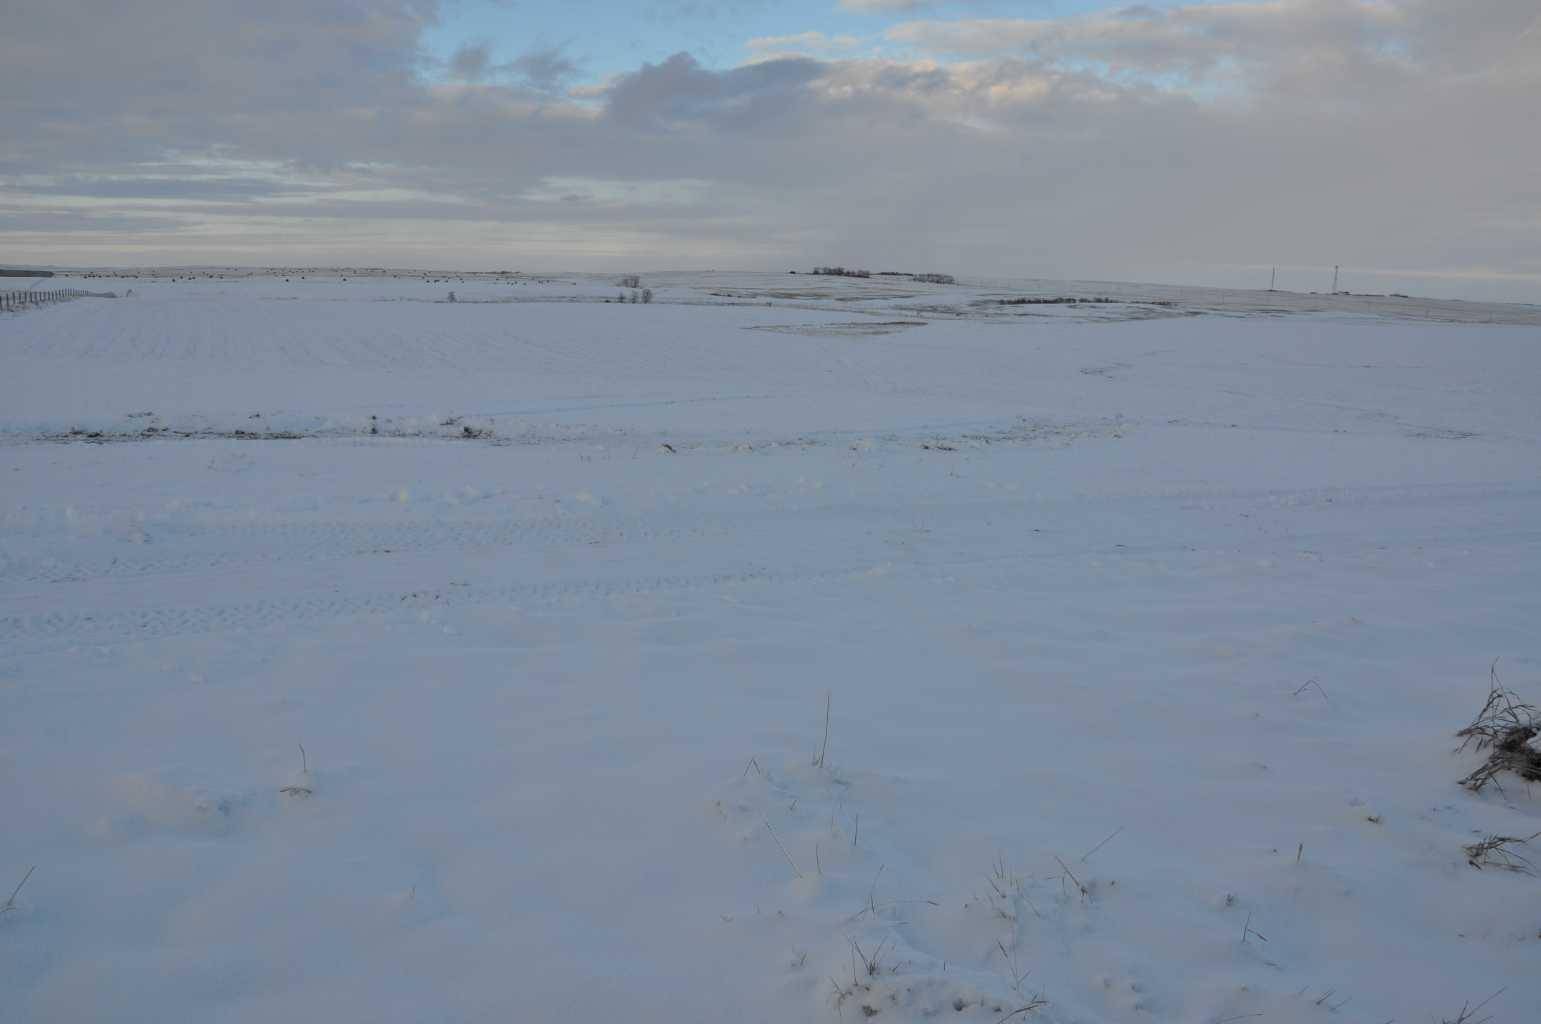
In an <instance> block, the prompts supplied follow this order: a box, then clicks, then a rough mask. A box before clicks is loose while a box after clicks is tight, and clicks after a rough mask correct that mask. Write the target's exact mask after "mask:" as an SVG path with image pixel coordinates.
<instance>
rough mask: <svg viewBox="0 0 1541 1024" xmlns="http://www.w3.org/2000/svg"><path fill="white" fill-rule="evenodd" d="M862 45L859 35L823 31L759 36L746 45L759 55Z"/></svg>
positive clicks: (829, 50) (846, 49) (842, 49)
mask: <svg viewBox="0 0 1541 1024" xmlns="http://www.w3.org/2000/svg"><path fill="white" fill-rule="evenodd" d="M861 45H862V40H861V39H860V38H858V37H857V36H851V35H838V36H827V35H825V34H824V33H823V32H799V33H796V34H795V35H787V36H757V37H756V38H754V39H751V40H749V42H747V43H745V44H744V46H745V48H746V49H748V50H749V51H750V52H751V53H754V54H756V55H759V56H765V55H767V54H831V53H846V52H849V51H851V50H854V49H856V48H857V47H859V46H861Z"/></svg>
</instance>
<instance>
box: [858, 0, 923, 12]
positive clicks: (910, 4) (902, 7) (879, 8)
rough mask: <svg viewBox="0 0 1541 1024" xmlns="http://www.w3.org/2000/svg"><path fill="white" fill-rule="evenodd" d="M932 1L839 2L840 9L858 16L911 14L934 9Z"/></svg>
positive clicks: (871, 0) (873, 0) (861, 0)
mask: <svg viewBox="0 0 1541 1024" xmlns="http://www.w3.org/2000/svg"><path fill="white" fill-rule="evenodd" d="M935 6H936V4H935V3H934V2H933V0H840V9H841V10H844V11H855V12H856V13H858V14H895V13H897V14H913V13H915V12H916V11H922V10H925V9H927V8H929V7H935Z"/></svg>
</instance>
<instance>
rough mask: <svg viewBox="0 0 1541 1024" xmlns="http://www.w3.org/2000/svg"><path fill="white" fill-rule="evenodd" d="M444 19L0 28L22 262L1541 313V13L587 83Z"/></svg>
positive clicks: (351, 12)
mask: <svg viewBox="0 0 1541 1024" xmlns="http://www.w3.org/2000/svg"><path fill="white" fill-rule="evenodd" d="M435 15H436V8H435V6H434V5H433V4H432V3H429V2H426V0H423V2H408V0H304V2H301V0H277V2H274V3H271V4H264V5H252V4H247V3H244V2H236V0H199V2H193V0H167V2H165V3H162V4H158V5H156V11H155V12H154V15H153V17H147V16H146V15H145V13H144V12H143V11H137V12H130V11H127V10H120V9H118V8H115V7H109V8H107V9H105V10H104V9H103V5H101V4H100V3H99V2H95V0H53V2H51V3H50V4H47V5H42V6H40V7H38V8H37V13H36V17H30V18H29V19H27V20H25V21H23V22H21V23H20V24H19V26H18V25H13V26H11V28H12V30H11V31H9V32H8V33H7V34H6V35H5V36H3V37H0V116H3V117H4V120H5V123H7V124H23V125H26V126H28V127H27V130H26V131H24V132H21V133H19V134H16V135H12V136H8V138H7V143H6V146H5V150H4V153H3V154H0V177H3V178H4V179H5V182H6V187H4V188H0V244H3V245H5V246H6V247H7V248H9V249H10V250H11V251H14V252H16V253H17V254H18V258H39V259H43V258H46V259H51V260H55V261H66V260H74V261H84V262H94V261H108V260H112V259H115V258H118V259H122V258H139V256H140V255H141V254H144V253H149V252H153V253H155V254H157V255H156V258H158V259H161V260H166V259H171V260H175V259H177V258H178V257H177V256H176V255H175V254H176V253H178V252H183V253H185V254H186V256H185V258H187V259H194V258H197V259H200V260H209V259H220V260H230V261H237V262H250V263H271V262H285V261H286V260H288V259H289V255H288V254H289V253H290V252H291V251H292V252H296V253H298V252H304V253H306V254H307V258H319V257H318V256H317V254H330V256H329V258H333V259H338V260H347V261H352V262H370V263H387V262H388V263H396V264H410V263H417V262H436V263H443V262H445V261H450V262H460V263H487V264H488V265H499V266H501V265H507V263H508V262H509V260H510V259H511V258H513V257H517V262H520V263H523V264H524V265H536V264H538V263H541V262H545V263H547V264H568V265H576V264H583V263H585V262H586V263H589V264H592V265H603V266H608V265H611V264H613V263H616V262H619V263H626V264H630V265H637V266H641V265H642V262H643V261H642V260H641V259H640V258H639V257H643V256H645V257H647V258H648V259H651V260H652V261H653V263H654V264H655V265H666V264H696V265H699V264H700V263H701V262H703V261H708V260H709V261H711V262H714V263H718V264H720V265H735V264H736V265H760V266H774V267H780V266H785V265H792V266H797V265H802V264H804V263H807V262H810V261H812V262H844V263H854V264H863V263H874V262H879V261H881V262H884V263H885V264H886V263H903V264H908V265H913V266H931V267H937V268H939V269H950V270H956V271H959V272H963V273H997V274H1002V275H1007V274H1035V275H1046V276H1056V275H1067V276H1075V277H1092V276H1097V277H1156V278H1164V279H1208V280H1216V281H1230V280H1236V281H1240V280H1256V279H1266V278H1263V277H1261V275H1262V274H1263V273H1264V271H1262V270H1260V269H1255V268H1261V267H1266V266H1267V265H1269V264H1272V263H1278V264H1280V265H1281V266H1290V265H1301V266H1304V265H1312V264H1315V265H1322V264H1327V265H1330V264H1332V263H1342V264H1344V265H1345V266H1348V267H1358V268H1363V269H1365V270H1371V269H1374V268H1389V269H1393V270H1395V271H1396V273H1397V274H1400V275H1401V277H1398V278H1387V279H1385V280H1386V281H1393V280H1394V281H1398V282H1402V283H1401V284H1400V285H1399V286H1400V287H1403V288H1404V289H1408V290H1411V289H1414V288H1418V287H1419V286H1420V284H1423V285H1427V287H1425V288H1423V290H1425V291H1430V290H1432V291H1435V292H1438V291H1440V290H1444V291H1447V292H1450V291H1455V292H1467V293H1473V294H1474V293H1475V292H1474V289H1478V288H1481V287H1490V288H1492V289H1495V290H1501V291H1503V292H1504V293H1506V294H1511V295H1520V296H1531V297H1533V298H1541V194H1538V189H1537V188H1536V185H1535V179H1534V171H1533V168H1534V167H1536V166H1541V131H1537V121H1536V118H1537V112H1536V104H1535V102H1534V97H1535V96H1536V95H1538V94H1541V29H1537V28H1536V18H1537V11H1536V10H1535V7H1534V3H1533V0H1471V2H1469V3H1463V4H1462V5H1460V7H1459V9H1458V10H1457V9H1456V8H1454V7H1452V6H1451V5H1448V4H1445V3H1441V2H1438V0H1403V2H1385V3H1359V2H1352V0H1350V2H1330V3H1329V2H1327V0H1272V2H1261V0H1259V2H1248V0H1241V2H1237V3H1231V4H1226V5H1216V6H1198V7H1192V8H1179V9H1176V10H1171V11H1166V12H1162V11H1156V10H1153V9H1150V8H1143V9H1142V8H1125V9H1123V10H1121V11H1116V12H1111V13H1108V14H1103V15H1098V16H1093V17H1087V18H1079V19H1069V20H1062V21H1042V20H1032V19H1006V20H1002V19H994V20H991V21H988V22H980V21H948V22H927V21H912V22H910V23H908V24H907V25H905V26H902V27H901V29H899V30H896V38H897V39H899V40H900V41H902V42H903V43H904V44H905V45H906V46H908V47H911V48H913V50H914V51H915V54H916V56H915V57H914V58H913V59H910V58H906V59H902V60H901V59H888V60H879V59H860V60H828V59H824V60H820V59H812V58H807V57H798V58H780V59H771V60H766V61H761V62H757V63H754V64H749V65H745V66H742V67H736V68H727V69H713V68H710V67H707V66H704V65H703V64H701V63H700V62H699V61H697V60H696V59H694V58H692V57H691V56H689V55H686V54H683V53H682V54H677V55H675V56H674V57H672V58H669V59H668V60H665V61H663V62H660V63H657V64H645V65H643V66H641V67H639V68H637V69H635V70H634V71H632V72H630V73H627V74H623V75H620V76H618V77H616V78H615V79H613V80H611V81H608V82H606V83H602V84H595V85H589V86H585V87H579V88H572V87H571V86H572V84H573V83H574V81H575V78H576V74H577V68H576V67H575V65H574V63H573V62H572V61H571V60H569V59H568V58H567V57H566V56H564V54H563V53H562V52H561V51H560V50H545V51H534V52H531V53H529V54H526V55H524V56H522V57H520V58H517V59H515V60H513V61H509V62H507V63H498V62H497V61H496V60H495V59H494V57H493V55H492V53H491V51H490V49H488V48H483V47H477V46H472V47H469V48H466V49H463V50H462V51H460V52H459V53H457V54H456V55H454V56H453V57H452V58H451V60H450V61H449V62H448V64H447V65H446V64H439V65H436V66H434V68H435V74H434V75H424V74H423V72H424V70H425V69H427V68H429V67H430V62H429V61H428V58H427V57H426V56H425V55H424V54H423V53H422V52H421V51H420V49H419V40H420V38H421V33H422V30H423V29H424V27H425V26H426V25H427V24H429V23H430V21H431V20H432V19H433V18H434V17H435ZM86 23H91V24H94V25H95V26H96V29H95V30H94V31H93V32H91V33H86V34H83V33H81V32H80V31H79V25H81V24H86ZM445 70H448V71H450V72H451V75H450V78H449V79H448V80H446V79H445V78H444V77H443V72H444V71H445ZM567 197H573V198H567ZM564 199H566V200H567V201H564ZM93 218H94V219H95V223H97V224H98V225H101V226H102V230H100V231H96V232H93V230H92V228H91V224H92V223H93ZM50 225H53V226H57V227H58V230H57V231H55V230H53V228H52V227H50ZM109 225H110V229H109ZM136 232H137V234H136ZM1249 268H1254V269H1249ZM1248 274H1254V275H1255V276H1254V277H1251V278H1249V277H1247V276H1246V275H1248ZM1484 278H1485V279H1487V280H1488V281H1489V282H1490V284H1488V285H1484V284H1483V279H1484ZM1383 286H1384V285H1383Z"/></svg>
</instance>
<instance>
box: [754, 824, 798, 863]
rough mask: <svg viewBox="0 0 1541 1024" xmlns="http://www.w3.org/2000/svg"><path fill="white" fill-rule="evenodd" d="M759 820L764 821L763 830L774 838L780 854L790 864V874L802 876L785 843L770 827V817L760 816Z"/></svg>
mask: <svg viewBox="0 0 1541 1024" xmlns="http://www.w3.org/2000/svg"><path fill="white" fill-rule="evenodd" d="M760 820H761V821H763V822H765V831H767V832H769V833H770V837H771V838H772V839H774V840H776V845H777V846H778V847H780V848H781V855H782V856H783V857H785V858H786V859H787V863H788V864H790V865H791V866H792V874H794V875H796V876H797V877H798V878H801V877H803V873H802V872H801V871H799V870H798V869H797V862H796V861H795V860H793V859H792V855H791V854H790V853H788V852H787V848H786V845H785V844H784V843H782V841H781V837H780V836H778V835H777V834H776V830H775V829H773V828H771V823H770V819H769V818H761V819H760Z"/></svg>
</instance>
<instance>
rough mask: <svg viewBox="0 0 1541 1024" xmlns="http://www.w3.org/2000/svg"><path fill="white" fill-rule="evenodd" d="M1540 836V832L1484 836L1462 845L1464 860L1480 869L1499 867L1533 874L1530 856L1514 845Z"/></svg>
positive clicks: (1533, 869)
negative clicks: (1516, 848)
mask: <svg viewBox="0 0 1541 1024" xmlns="http://www.w3.org/2000/svg"><path fill="white" fill-rule="evenodd" d="M1538 836H1541V832H1537V833H1536V834H1535V835H1530V836H1498V835H1492V836H1486V837H1484V838H1483V839H1482V840H1481V841H1480V842H1475V843H1472V844H1470V845H1469V846H1465V847H1462V849H1464V850H1465V851H1466V862H1467V863H1468V864H1470V865H1471V866H1472V867H1474V868H1477V869H1478V870H1481V869H1482V868H1484V867H1489V868H1499V869H1500V870H1503V871H1518V872H1519V873H1520V874H1522V875H1533V874H1535V873H1536V872H1535V865H1534V864H1533V863H1531V861H1530V858H1528V857H1526V856H1524V855H1523V854H1521V853H1520V852H1519V851H1517V850H1515V849H1514V847H1516V846H1524V845H1525V844H1527V843H1529V842H1530V841H1531V840H1532V839H1535V838H1537V837H1538Z"/></svg>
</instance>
